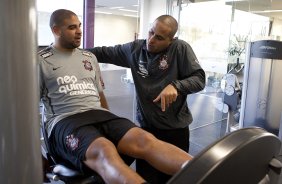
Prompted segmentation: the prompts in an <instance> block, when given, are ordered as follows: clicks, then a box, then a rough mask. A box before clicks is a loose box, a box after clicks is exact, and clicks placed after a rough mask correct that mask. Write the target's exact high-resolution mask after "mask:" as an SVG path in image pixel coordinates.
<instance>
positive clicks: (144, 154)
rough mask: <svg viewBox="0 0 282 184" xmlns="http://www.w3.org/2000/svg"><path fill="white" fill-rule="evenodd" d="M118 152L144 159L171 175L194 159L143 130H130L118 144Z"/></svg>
mask: <svg viewBox="0 0 282 184" xmlns="http://www.w3.org/2000/svg"><path fill="white" fill-rule="evenodd" d="M118 151H119V152H120V153H124V154H127V155H129V156H132V157H135V158H140V159H144V160H146V161H147V162H149V163H150V164H151V165H152V166H153V167H155V168H156V169H158V170H160V171H162V172H164V173H166V174H170V175H173V174H175V173H176V172H177V171H179V170H180V169H181V167H182V165H183V164H184V163H185V162H187V161H188V160H191V159H192V156H190V155H189V154H188V153H186V152H185V151H183V150H181V149H180V148H178V147H176V146H174V145H172V144H169V143H166V142H164V141H161V140H158V139H157V138H156V137H154V136H153V135H152V134H150V133H148V132H146V131H144V130H142V129H141V128H132V129H130V130H129V131H128V132H127V133H126V134H125V135H124V136H123V138H122V139H121V140H120V142H119V143H118Z"/></svg>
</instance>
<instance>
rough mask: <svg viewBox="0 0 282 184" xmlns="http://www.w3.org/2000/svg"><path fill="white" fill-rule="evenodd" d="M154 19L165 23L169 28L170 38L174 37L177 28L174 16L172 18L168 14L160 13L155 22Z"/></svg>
mask: <svg viewBox="0 0 282 184" xmlns="http://www.w3.org/2000/svg"><path fill="white" fill-rule="evenodd" d="M156 21H159V22H162V23H164V24H166V25H167V26H168V27H169V28H170V29H171V32H170V34H169V36H170V37H171V38H173V37H174V35H175V34H176V32H177V29H178V23H177V21H176V20H175V18H173V17H172V16H170V15H161V16H159V17H158V18H157V19H156V20H155V21H154V22H156Z"/></svg>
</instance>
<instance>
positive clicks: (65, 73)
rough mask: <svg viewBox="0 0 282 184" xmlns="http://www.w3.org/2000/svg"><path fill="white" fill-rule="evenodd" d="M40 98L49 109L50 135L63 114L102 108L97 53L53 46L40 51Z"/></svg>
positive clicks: (45, 112) (48, 128)
mask: <svg viewBox="0 0 282 184" xmlns="http://www.w3.org/2000/svg"><path fill="white" fill-rule="evenodd" d="M38 56H39V74H40V98H41V102H42V103H43V105H44V107H45V110H44V115H45V117H46V120H47V130H48V135H50V133H51V130H52V128H53V127H54V125H55V124H56V123H57V122H58V121H60V120H62V119H63V118H65V117H67V116H70V115H73V114H76V113H79V112H84V111H87V110H93V109H100V110H106V109H104V108H102V107H101V104H100V96H99V92H101V91H102V90H103V87H104V85H103V82H102V78H101V72H100V69H99V65H98V62H97V59H96V57H95V56H94V55H93V54H92V53H90V52H88V51H84V50H80V49H75V50H74V51H73V52H71V53H65V52H60V51H59V50H57V49H55V48H54V47H53V46H49V47H47V48H46V49H44V50H42V51H40V52H39V53H38Z"/></svg>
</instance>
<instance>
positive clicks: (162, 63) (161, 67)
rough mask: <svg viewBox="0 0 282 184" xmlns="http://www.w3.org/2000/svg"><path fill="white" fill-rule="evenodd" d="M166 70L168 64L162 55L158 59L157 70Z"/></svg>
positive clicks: (165, 57) (165, 56)
mask: <svg viewBox="0 0 282 184" xmlns="http://www.w3.org/2000/svg"><path fill="white" fill-rule="evenodd" d="M167 68H168V63H167V55H163V56H162V57H161V58H160V65H159V69H161V70H165V69H167Z"/></svg>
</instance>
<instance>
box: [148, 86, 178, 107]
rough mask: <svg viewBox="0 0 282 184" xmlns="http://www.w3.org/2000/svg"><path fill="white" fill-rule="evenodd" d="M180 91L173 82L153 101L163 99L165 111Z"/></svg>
mask: <svg viewBox="0 0 282 184" xmlns="http://www.w3.org/2000/svg"><path fill="white" fill-rule="evenodd" d="M177 96H178V92H177V90H176V89H175V87H174V86H173V85H171V84H169V85H167V86H166V87H165V88H164V89H163V90H162V92H161V93H160V94H159V95H158V96H157V98H155V99H154V100H153V102H158V101H160V100H161V107H162V111H165V110H166V108H167V107H169V105H170V104H171V103H173V102H175V101H176V99H177Z"/></svg>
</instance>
